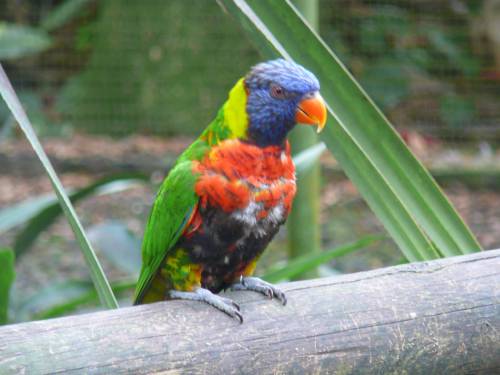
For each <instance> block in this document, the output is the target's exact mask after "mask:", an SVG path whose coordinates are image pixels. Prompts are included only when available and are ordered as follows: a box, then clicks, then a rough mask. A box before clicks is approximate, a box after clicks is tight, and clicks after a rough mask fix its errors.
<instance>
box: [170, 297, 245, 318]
mask: <svg viewBox="0 0 500 375" xmlns="http://www.w3.org/2000/svg"><path fill="white" fill-rule="evenodd" d="M167 294H168V297H169V298H170V299H183V300H189V301H201V302H205V303H208V304H209V305H211V306H213V307H215V308H216V309H218V310H220V311H222V312H223V313H226V314H227V315H229V316H230V317H232V318H235V319H238V320H239V321H240V323H243V315H241V313H240V306H238V304H237V303H236V302H234V301H233V300H230V299H229V298H225V297H221V296H218V295H216V294H213V293H212V292H211V291H210V290H208V289H204V288H198V289H195V290H194V291H193V292H183V291H180V290H169V291H168V292H167Z"/></svg>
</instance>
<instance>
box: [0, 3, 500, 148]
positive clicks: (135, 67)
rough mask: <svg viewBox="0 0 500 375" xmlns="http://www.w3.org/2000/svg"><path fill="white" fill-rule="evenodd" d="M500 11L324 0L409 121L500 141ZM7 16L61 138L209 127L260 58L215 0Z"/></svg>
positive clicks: (349, 55)
mask: <svg viewBox="0 0 500 375" xmlns="http://www.w3.org/2000/svg"><path fill="white" fill-rule="evenodd" d="M62 5H63V6H64V5H65V6H66V7H65V9H62V10H63V12H61V11H60V9H61V8H60V7H61V6H62ZM69 5H71V6H69ZM58 7H59V8H58ZM499 7H500V5H498V2H497V1H495V0H485V1H482V0H472V1H459V0H450V1H437V2H436V1H426V0H419V1H404V0H400V1H385V0H367V1H361V0H358V1H353V0H336V1H331V0H322V1H321V2H320V9H321V12H320V16H321V19H320V30H321V35H322V37H323V38H324V39H325V41H326V42H327V43H328V44H329V45H330V46H331V47H332V48H333V49H334V50H335V51H336V52H337V54H338V55H339V56H340V58H341V59H342V61H343V62H344V63H345V64H346V65H347V66H348V67H349V68H350V70H351V71H352V73H353V74H354V75H355V77H357V78H358V80H359V81H360V83H361V84H362V86H363V87H364V88H365V89H366V90H367V91H368V93H369V94H370V95H371V96H372V97H373V98H374V99H375V100H376V102H377V103H378V104H379V105H380V106H381V108H382V109H383V110H384V111H385V113H387V114H388V116H389V117H390V119H391V120H393V122H394V123H395V124H397V125H398V127H410V128H412V129H415V128H422V129H425V131H426V132H431V133H438V134H440V135H444V136H447V137H452V138H457V137H462V136H464V134H470V133H474V134H477V133H478V132H479V131H480V130H481V131H484V132H488V133H490V132H491V133H494V134H495V136H498V133H499V132H498V129H497V125H498V120H499V118H500V107H499V106H498V80H499V79H500V77H499V74H498V69H500V51H499V49H500V40H499V39H500V37H499V36H498V33H499V31H498V29H499V28H500V27H499V26H498V24H499V20H500V19H499V18H498V17H500V16H499V15H498V14H499V12H500V11H499V10H498V8H499ZM54 9H56V10H59V12H58V13H57V14H56V15H55V16H54ZM64 11H65V12H64ZM0 12H1V14H2V21H3V23H2V27H1V29H0V30H2V31H1V33H0V43H1V44H0V58H1V59H2V60H3V61H5V62H6V67H7V71H8V73H10V76H11V77H12V79H13V80H14V84H15V85H16V87H19V88H22V89H23V90H22V91H23V94H24V96H25V100H26V102H27V103H29V106H30V107H32V111H33V112H35V113H37V115H38V116H36V117H35V118H36V119H37V121H35V122H37V123H39V124H40V126H42V127H44V128H45V130H46V131H47V132H48V133H49V134H50V133H52V132H56V133H57V132H58V131H59V130H61V127H62V126H64V125H65V126H70V127H71V128H74V129H78V130H83V131H86V132H91V133H103V134H111V135H115V136H125V135H128V134H130V133H131V132H134V133H137V132H139V133H144V134H157V135H172V134H179V133H182V134H185V133H188V134H197V133H198V132H199V131H200V130H201V129H202V128H203V127H204V126H205V124H206V123H208V121H210V119H211V118H212V116H213V113H214V108H217V106H218V105H219V104H220V103H221V101H222V99H221V98H224V96H225V94H226V93H227V90H228V88H229V86H230V85H231V82H233V81H234V80H235V79H237V78H238V77H239V76H240V75H241V74H242V73H241V72H244V71H246V69H247V68H248V66H250V65H252V64H254V63H255V62H257V61H258V60H259V55H258V53H257V52H256V50H255V49H254V48H253V46H252V45H251V44H250V42H249V41H248V40H247V39H246V38H245V37H244V35H243V34H242V32H241V30H240V28H239V27H238V25H237V24H235V23H234V22H232V21H231V20H230V19H229V18H228V17H227V16H226V15H224V14H223V13H222V12H221V10H220V8H219V7H218V5H217V4H216V3H215V2H211V1H201V2H200V1H195V0H188V1H167V2H163V1H158V0H148V2H147V4H146V3H135V2H132V3H130V4H127V5H126V6H123V3H121V2H120V1H117V0H115V1H113V0H106V1H100V2H97V1H92V0H86V1H83V0H69V1H55V0H54V1H43V2H38V1H19V0H6V1H4V2H3V5H0ZM28 27H29V28H28ZM23 46H24V48H23ZM21 57H24V58H21ZM2 105H3V104H2ZM193 108H195V109H196V110H193ZM2 113H5V111H3V112H2ZM4 116H5V115H4ZM186 124H190V125H189V126H187V125H186Z"/></svg>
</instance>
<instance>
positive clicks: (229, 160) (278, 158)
mask: <svg viewBox="0 0 500 375" xmlns="http://www.w3.org/2000/svg"><path fill="white" fill-rule="evenodd" d="M193 168H194V171H195V173H197V174H199V178H198V181H197V183H196V185H195V191H196V194H197V195H198V196H199V197H200V204H201V206H202V208H204V209H206V208H208V207H212V208H215V209H217V210H220V211H223V212H224V213H225V214H226V215H227V216H228V217H232V218H234V219H236V220H238V221H240V222H242V223H244V224H246V225H247V226H248V227H256V230H258V228H257V227H259V225H262V224H264V223H265V222H275V223H280V222H282V221H284V219H285V218H286V216H287V215H288V212H289V211H290V208H291V205H292V201H293V197H294V195H295V167H294V165H293V162H292V159H291V156H290V147H289V145H288V142H287V143H286V145H285V146H284V147H279V146H268V147H263V148H261V147H257V146H255V145H252V144H248V143H244V142H241V141H238V140H227V141H224V142H222V143H221V144H220V145H218V146H217V147H214V148H213V149H212V150H211V151H210V152H209V153H208V155H206V157H205V158H204V159H203V160H202V161H201V162H197V163H195V164H194V167H193Z"/></svg>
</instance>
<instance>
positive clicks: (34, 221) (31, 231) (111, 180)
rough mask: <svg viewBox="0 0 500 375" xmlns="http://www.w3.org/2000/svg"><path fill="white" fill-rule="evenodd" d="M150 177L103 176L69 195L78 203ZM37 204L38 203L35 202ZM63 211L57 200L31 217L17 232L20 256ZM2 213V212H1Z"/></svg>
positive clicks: (17, 253)
mask: <svg viewBox="0 0 500 375" xmlns="http://www.w3.org/2000/svg"><path fill="white" fill-rule="evenodd" d="M147 179H148V177H147V176H146V175H144V174H142V173H124V174H117V175H113V176H107V177H104V178H101V179H99V180H97V181H95V182H93V183H92V184H90V185H88V186H86V187H84V188H81V189H79V190H77V191H75V192H74V193H71V194H70V195H69V199H70V201H71V202H73V203H76V202H78V201H80V200H81V199H84V198H86V197H88V196H91V195H96V194H101V193H103V192H106V193H109V192H115V191H120V190H123V189H124V188H128V187H130V186H134V185H135V184H137V182H142V181H146V180H147ZM35 204H38V203H37V202H35ZM62 213H63V210H62V208H61V205H60V204H59V202H58V201H57V200H54V201H53V202H52V204H50V205H48V206H46V207H45V208H44V209H43V210H41V211H39V212H38V213H37V215H36V216H34V217H33V218H31V220H30V221H29V223H28V225H27V226H26V227H25V228H24V229H23V230H22V231H21V232H19V233H18V234H17V236H16V239H15V242H14V251H15V252H16V255H17V257H18V258H19V257H20V256H21V255H23V254H24V253H25V252H26V251H27V250H28V249H29V248H30V247H31V245H33V242H34V241H35V240H36V239H37V238H38V236H39V235H40V234H41V233H42V232H43V231H44V230H46V229H47V228H48V227H49V226H50V225H52V224H53V223H54V222H55V221H56V219H57V218H58V217H59V216H60V215H61V214H62ZM0 215H2V212H0Z"/></svg>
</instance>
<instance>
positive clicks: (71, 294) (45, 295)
mask: <svg viewBox="0 0 500 375" xmlns="http://www.w3.org/2000/svg"><path fill="white" fill-rule="evenodd" d="M135 281H136V280H135V279H130V280H128V279H127V280H122V281H117V282H113V283H112V284H111V288H112V290H113V292H114V293H115V294H116V295H119V294H121V293H123V292H125V291H133V288H134V287H135ZM98 302H99V297H98V295H97V293H96V291H95V288H94V285H93V284H92V281H90V280H66V281H64V282H57V283H51V284H49V285H47V286H46V287H43V288H42V289H40V290H38V291H37V292H35V293H34V294H32V295H30V296H28V297H27V298H25V299H24V300H23V301H20V302H19V303H18V304H17V308H16V310H15V312H16V316H17V320H16V321H17V322H21V321H27V320H39V319H49V318H55V317H58V316H62V315H66V314H69V313H71V312H73V311H75V310H76V309H78V308H80V307H82V306H84V305H89V304H95V303H98Z"/></svg>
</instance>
